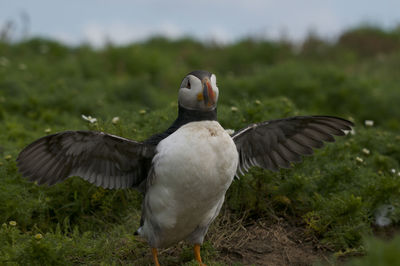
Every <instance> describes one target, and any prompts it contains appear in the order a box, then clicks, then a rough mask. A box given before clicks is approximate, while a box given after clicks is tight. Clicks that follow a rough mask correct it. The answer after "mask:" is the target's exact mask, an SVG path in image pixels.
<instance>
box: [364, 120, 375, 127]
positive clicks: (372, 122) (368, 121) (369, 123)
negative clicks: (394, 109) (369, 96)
mask: <svg viewBox="0 0 400 266" xmlns="http://www.w3.org/2000/svg"><path fill="white" fill-rule="evenodd" d="M364 124H365V125H366V126H367V127H372V126H373V125H374V121H373V120H365V121H364Z"/></svg>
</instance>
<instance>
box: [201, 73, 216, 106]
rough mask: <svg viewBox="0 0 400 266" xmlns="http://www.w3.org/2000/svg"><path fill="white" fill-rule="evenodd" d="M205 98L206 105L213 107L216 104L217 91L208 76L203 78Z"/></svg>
mask: <svg viewBox="0 0 400 266" xmlns="http://www.w3.org/2000/svg"><path fill="white" fill-rule="evenodd" d="M203 100H204V104H205V105H206V106H209V107H211V106H213V105H214V104H215V93H214V91H213V89H212V86H211V83H210V80H209V79H208V78H205V79H203Z"/></svg>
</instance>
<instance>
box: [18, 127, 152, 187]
mask: <svg viewBox="0 0 400 266" xmlns="http://www.w3.org/2000/svg"><path fill="white" fill-rule="evenodd" d="M154 152H155V146H152V145H147V144H143V143H141V142H136V141H132V140H129V139H125V138H121V137H118V136H114V135H110V134H106V133H103V132H94V131H65V132H61V133H56V134H53V135H49V136H46V137H43V138H40V139H38V140H36V141H35V142H33V143H31V144H30V145H28V146H27V147H26V148H24V149H23V150H22V151H21V153H20V154H19V155H18V158H17V165H18V168H19V171H20V172H21V173H22V175H23V176H25V177H26V178H28V179H29V180H30V181H37V182H38V184H48V185H53V184H56V183H58V182H61V181H63V180H65V179H66V178H68V177H70V176H80V177H82V178H83V179H85V180H87V181H89V182H90V183H92V184H95V185H96V186H101V187H103V188H111V189H112V188H130V187H137V186H138V185H139V184H140V183H141V182H142V181H143V180H144V179H145V178H146V175H147V168H149V166H150V164H151V159H152V157H153V156H154Z"/></svg>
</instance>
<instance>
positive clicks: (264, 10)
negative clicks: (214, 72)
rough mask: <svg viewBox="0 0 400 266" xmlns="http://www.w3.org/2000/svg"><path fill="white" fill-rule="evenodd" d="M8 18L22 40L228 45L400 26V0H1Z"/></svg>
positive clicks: (0, 21)
mask: <svg viewBox="0 0 400 266" xmlns="http://www.w3.org/2000/svg"><path fill="white" fill-rule="evenodd" d="M22 14H25V15H22ZM23 17H25V19H23ZM7 21H13V22H14V27H13V34H12V36H13V38H14V39H16V40H18V39H19V38H21V37H22V36H25V35H26V34H27V33H28V36H31V37H32V36H42V37H49V38H52V39H57V40H61V41H63V42H66V43H68V44H71V45H76V44H79V43H82V42H89V43H91V44H92V45H94V46H101V45H103V44H104V43H105V42H106V41H107V40H108V41H111V42H113V43H115V44H126V43H129V42H134V41H142V40H145V39H147V38H149V37H151V36H154V35H163V36H166V37H169V38H172V39H174V38H180V37H186V36H190V37H194V38H197V39H200V40H204V41H210V40H212V41H215V42H219V43H222V44H223V43H230V42H234V41H236V40H238V39H241V38H245V37H257V38H267V39H280V38H286V39H290V40H294V41H301V40H302V39H304V38H305V37H306V36H307V35H308V34H309V33H310V32H313V33H316V34H318V35H320V36H321V37H323V38H326V39H334V38H335V37H337V36H338V35H339V34H340V32H342V31H343V30H345V29H348V28H350V27H355V26H358V25H360V24H362V23H370V24H373V25H379V26H381V27H385V28H391V27H395V26H397V25H400V1H399V0H380V1H379V0H377V1H369V0H303V1H300V0H291V1H289V0H195V1H189V0H186V1H185V0H165V1H155V0H130V1H129V0H80V1H78V0H69V1H61V0H35V1H34V0H0V31H1V29H3V28H4V25H5V24H6V23H7ZM23 21H29V23H26V22H23Z"/></svg>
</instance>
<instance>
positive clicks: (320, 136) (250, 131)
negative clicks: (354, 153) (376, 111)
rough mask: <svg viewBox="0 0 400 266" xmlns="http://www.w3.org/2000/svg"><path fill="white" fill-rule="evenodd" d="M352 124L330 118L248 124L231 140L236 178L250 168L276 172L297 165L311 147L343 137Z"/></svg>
mask: <svg viewBox="0 0 400 266" xmlns="http://www.w3.org/2000/svg"><path fill="white" fill-rule="evenodd" d="M353 126H354V124H353V123H352V122H350V121H348V120H346V119H343V118H339V117H334V116H296V117H290V118H285V119H278V120H271V121H266V122H262V123H259V124H251V125H249V126H248V127H246V128H243V129H241V130H239V131H238V132H236V133H235V134H234V135H233V136H232V138H233V140H234V142H235V144H236V148H237V150H238V153H239V165H238V171H237V173H236V175H237V176H239V175H240V174H243V172H246V171H248V169H249V168H250V167H251V166H260V167H262V168H265V169H269V170H272V171H277V170H278V169H279V168H289V167H291V162H301V160H302V158H301V156H302V155H303V156H304V155H312V154H313V152H314V151H313V148H322V147H323V146H324V141H325V142H333V141H335V138H334V137H333V136H344V135H345V134H344V130H351V127H353Z"/></svg>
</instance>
